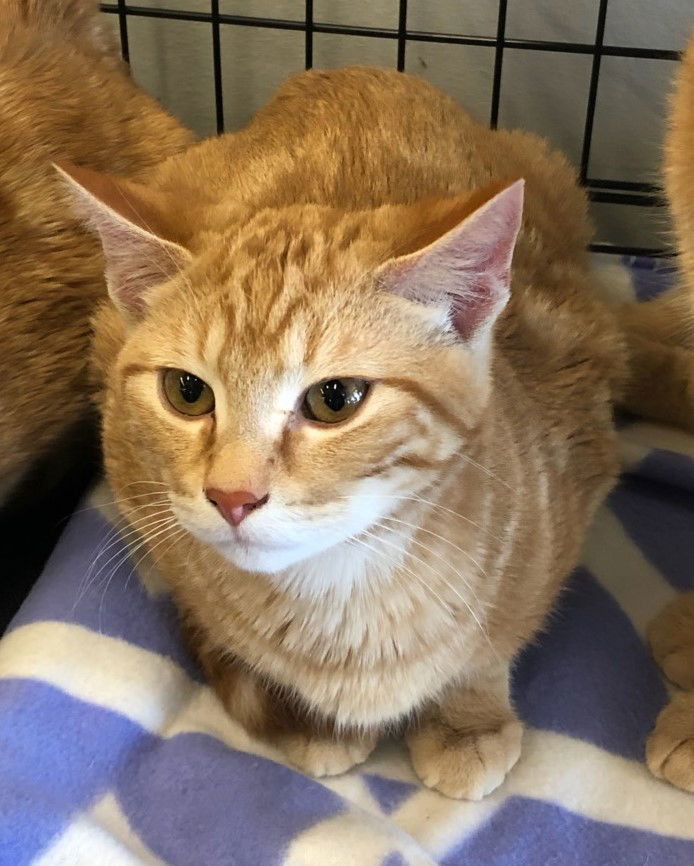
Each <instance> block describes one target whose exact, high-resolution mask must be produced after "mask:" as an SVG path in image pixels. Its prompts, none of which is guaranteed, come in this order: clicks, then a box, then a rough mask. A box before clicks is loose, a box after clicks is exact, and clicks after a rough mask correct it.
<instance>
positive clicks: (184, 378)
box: [161, 369, 214, 416]
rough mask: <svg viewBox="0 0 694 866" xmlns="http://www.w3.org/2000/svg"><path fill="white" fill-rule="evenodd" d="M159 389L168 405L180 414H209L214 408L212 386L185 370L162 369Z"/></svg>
mask: <svg viewBox="0 0 694 866" xmlns="http://www.w3.org/2000/svg"><path fill="white" fill-rule="evenodd" d="M161 389H162V392H163V394H164V397H165V398H166V400H167V402H168V403H169V405H170V406H171V407H172V408H173V409H175V410H176V411H177V412H180V413H181V415H194V416H197V415H209V414H210V412H212V411H213V410H214V392H213V390H212V388H210V386H209V385H208V384H207V382H203V381H202V379H199V378H198V377H197V376H194V375H193V374H192V373H188V372H187V371H186V370H174V369H168V370H162V378H161Z"/></svg>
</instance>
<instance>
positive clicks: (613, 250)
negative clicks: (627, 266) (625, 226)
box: [588, 242, 675, 258]
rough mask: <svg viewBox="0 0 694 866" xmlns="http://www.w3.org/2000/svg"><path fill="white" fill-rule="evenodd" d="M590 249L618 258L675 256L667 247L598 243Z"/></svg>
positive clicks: (593, 251)
mask: <svg viewBox="0 0 694 866" xmlns="http://www.w3.org/2000/svg"><path fill="white" fill-rule="evenodd" d="M588 249H589V250H590V251H591V252H592V253H610V254H611V255H618V256H648V257H649V258H651V257H653V256H656V257H658V258H670V257H672V256H674V255H675V253H673V252H672V250H669V249H667V248H666V247H630V246H623V245H621V244H608V243H602V242H596V243H594V244H591V245H590V246H589V247H588Z"/></svg>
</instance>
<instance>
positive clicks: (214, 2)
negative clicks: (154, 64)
mask: <svg viewBox="0 0 694 866" xmlns="http://www.w3.org/2000/svg"><path fill="white" fill-rule="evenodd" d="M210 8H211V11H212V65H213V73H214V107H215V115H216V118H217V134H218V135H219V134H221V133H222V132H224V93H223V90H222V46H221V43H220V39H219V0H211V6H210Z"/></svg>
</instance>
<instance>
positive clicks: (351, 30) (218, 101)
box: [100, 0, 681, 255]
mask: <svg viewBox="0 0 694 866" xmlns="http://www.w3.org/2000/svg"><path fill="white" fill-rule="evenodd" d="M608 4H609V0H599V4H598V12H597V21H596V26H595V36H594V39H593V41H592V42H559V41H551V40H541V39H538V40H533V39H514V38H509V37H507V36H506V18H507V7H508V0H498V12H497V25H496V35H495V36H469V35H465V34H457V33H436V32H427V31H422V30H409V29H408V27H407V11H408V0H398V13H397V27H392V28H388V27H373V26H357V25H346V24H338V23H329V22H320V21H316V20H315V18H314V10H313V0H304V4H303V5H304V17H303V20H301V19H299V20H289V19H283V18H273V17H264V16H253V15H238V14H227V13H223V12H221V11H220V8H219V0H210V11H209V12H199V11H195V10H180V9H167V8H155V7H152V6H143V5H135V4H131V3H127V2H126V0H116V2H115V3H113V2H111V3H101V4H100V6H101V10H102V12H105V13H107V14H112V15H116V16H117V17H118V25H119V34H120V41H121V50H122V54H123V58H124V59H125V60H126V61H129V60H130V47H129V40H128V19H129V18H130V17H144V18H151V19H157V18H158V19H165V20H170V21H194V22H202V23H207V24H209V25H210V31H211V41H212V64H213V81H214V104H215V118H216V127H217V132H218V133H222V132H224V93H223V86H222V51H221V39H220V30H221V27H222V26H236V27H259V28H269V29H272V30H279V31H282V30H291V31H302V32H303V33H304V66H305V68H306V69H310V68H311V67H312V66H313V39H314V35H315V34H316V33H326V34H335V35H341V36H361V37H371V38H377V39H389V40H394V41H395V42H396V43H397V59H396V64H395V65H396V68H397V69H398V70H399V71H400V72H402V71H403V70H404V69H405V57H406V52H407V46H408V43H413V42H425V43H430V44H436V43H440V44H449V45H450V44H452V45H473V46H480V47H486V48H489V49H490V50H493V51H494V66H493V74H492V92H491V100H490V108H489V123H490V126H491V127H492V128H495V127H496V125H497V122H498V118H499V104H500V99H501V84H502V69H503V62H504V52H505V50H506V49H517V50H528V51H550V52H558V53H562V54H584V55H592V64H591V71H590V81H589V87H588V100H587V105H586V112H585V120H584V127H583V140H582V146H581V155H580V162H579V168H578V170H579V178H580V181H581V183H582V184H583V185H584V186H585V187H586V191H587V194H588V197H589V199H590V200H591V201H594V202H601V203H607V204H619V205H631V206H637V207H659V206H662V205H663V204H664V200H663V196H662V191H661V189H660V188H659V187H658V186H657V185H655V184H653V183H650V182H646V181H627V180H616V179H612V178H596V177H590V176H589V163H590V151H591V144H592V139H593V129H594V122H595V107H596V102H597V96H598V87H599V81H600V68H601V61H602V58H603V57H628V58H636V59H643V60H672V61H677V60H679V59H680V57H681V54H680V52H679V51H674V50H668V49H659V48H643V47H636V46H631V47H630V46H624V45H610V44H606V43H605V41H604V36H605V24H606V20H607V9H608ZM591 249H592V250H593V251H594V252H609V253H619V254H623V255H667V254H668V251H667V250H664V249H661V248H646V247H638V246H624V245H619V244H610V243H593V244H591Z"/></svg>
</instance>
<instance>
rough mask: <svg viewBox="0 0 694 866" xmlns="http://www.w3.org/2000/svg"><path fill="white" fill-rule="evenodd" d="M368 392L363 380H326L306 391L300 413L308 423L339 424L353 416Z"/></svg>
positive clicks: (367, 385)
mask: <svg viewBox="0 0 694 866" xmlns="http://www.w3.org/2000/svg"><path fill="white" fill-rule="evenodd" d="M368 390H369V383H368V382H366V381H365V380H364V379H351V378H345V379H326V380H324V381H323V382H317V383H316V384H315V385H311V387H310V388H309V389H308V391H307V392H306V396H305V397H304V402H303V406H302V412H303V413H304V415H305V417H306V418H308V419H309V420H310V421H320V422H321V423H323V424H339V423H340V421H346V420H347V418H350V417H351V416H352V415H354V413H355V412H356V411H357V409H358V408H359V406H360V405H361V403H362V402H363V400H364V397H366V394H367V392H368Z"/></svg>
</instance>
